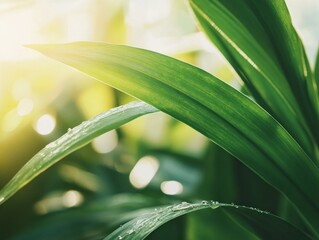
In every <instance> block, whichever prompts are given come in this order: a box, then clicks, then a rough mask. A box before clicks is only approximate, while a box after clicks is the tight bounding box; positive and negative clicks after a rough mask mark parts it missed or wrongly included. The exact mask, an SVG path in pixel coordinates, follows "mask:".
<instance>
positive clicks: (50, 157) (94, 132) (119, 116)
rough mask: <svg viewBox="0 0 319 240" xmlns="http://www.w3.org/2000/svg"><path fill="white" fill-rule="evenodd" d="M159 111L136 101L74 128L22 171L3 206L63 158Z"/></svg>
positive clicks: (3, 195) (0, 198) (1, 196)
mask: <svg viewBox="0 0 319 240" xmlns="http://www.w3.org/2000/svg"><path fill="white" fill-rule="evenodd" d="M155 111H157V110H156V109H155V108H154V107H152V106H150V105H148V104H146V103H143V102H139V101H137V102H132V103H130V104H127V105H124V106H120V107H117V108H114V109H111V110H109V111H107V112H105V113H102V114H100V115H98V116H96V117H94V118H92V119H91V120H88V121H86V122H83V123H82V124H80V125H79V126H77V127H75V128H73V129H70V130H69V131H68V132H67V133H66V134H65V135H63V136H62V137H60V138H59V139H57V140H56V141H54V142H51V143H50V144H48V145H47V146H46V147H45V148H43V149H42V150H41V151H40V152H38V153H37V154H36V155H35V156H34V157H33V158H32V159H31V160H30V161H29V162H28V163H27V164H26V165H24V166H23V167H22V168H21V170H20V171H19V172H18V173H17V174H16V175H15V176H14V177H13V178H12V180H11V181H10V182H9V183H8V184H7V185H6V186H5V187H4V188H3V189H2V190H1V191H0V204H2V203H4V202H5V201H6V200H8V198H10V197H11V196H12V195H13V194H14V193H16V192H17V191H18V190H19V189H21V188H22V187H23V186H24V185H26V184H27V183H29V182H30V181H31V180H32V179H33V178H35V177H36V176H38V175H39V174H40V173H42V172H43V171H45V170H46V169H48V168H49V167H50V166H52V165H53V164H55V163H56V162H58V161H59V160H61V159H62V158H63V157H65V156H67V155H69V154H70V153H72V152H74V151H75V150H77V149H79V148H81V147H83V146H85V145H86V144H88V143H89V142H90V141H92V140H93V139H94V138H95V137H97V136H99V135H101V134H103V133H105V132H107V131H110V130H112V129H115V128H118V127H120V126H122V125H123V124H125V123H127V122H129V121H131V120H133V119H135V118H137V117H139V116H142V115H145V114H148V113H152V112H155Z"/></svg>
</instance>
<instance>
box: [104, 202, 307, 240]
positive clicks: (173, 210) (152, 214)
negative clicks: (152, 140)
mask: <svg viewBox="0 0 319 240" xmlns="http://www.w3.org/2000/svg"><path fill="white" fill-rule="evenodd" d="M209 208H211V209H218V208H222V210H223V211H225V212H226V213H228V214H229V215H231V216H232V217H238V218H240V219H241V221H242V222H245V224H246V225H245V227H246V228H249V227H253V228H254V230H251V231H252V232H253V233H254V234H255V235H256V236H258V237H260V238H261V239H296V240H303V239H311V238H310V237H308V236H307V235H306V234H304V233H303V232H301V231H300V230H298V229H297V228H295V227H293V226H292V225H290V224H289V223H287V222H285V221H284V220H282V219H280V218H278V217H276V216H274V215H271V214H269V213H267V212H263V211H260V210H257V209H253V208H248V207H239V206H235V205H231V204H223V203H216V202H208V201H202V202H201V203H194V204H190V203H186V202H183V203H181V204H178V205H173V206H168V207H165V208H160V209H157V210H152V211H149V213H147V214H145V215H142V216H140V217H138V218H136V219H134V220H132V221H130V222H128V223H126V224H124V225H123V226H121V227H120V228H118V229H117V230H115V231H114V232H113V233H111V234H110V235H109V236H107V237H106V238H105V239H104V240H115V239H116V240H121V239H123V240H124V239H125V240H135V239H136V240H142V239H145V238H146V237H147V236H148V235H149V234H150V233H152V232H153V231H154V230H156V229H157V228H158V227H160V226H161V225H163V224H164V223H166V222H168V221H170V220H172V219H175V218H177V217H179V216H182V215H185V214H188V213H191V212H194V211H198V210H202V209H209ZM234 224H235V223H234Z"/></svg>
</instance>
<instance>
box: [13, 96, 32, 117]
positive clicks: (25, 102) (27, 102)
mask: <svg viewBox="0 0 319 240" xmlns="http://www.w3.org/2000/svg"><path fill="white" fill-rule="evenodd" d="M32 110H33V101H32V100H31V99H30V98H24V99H22V100H21V101H19V104H18V108H17V112H18V115H19V116H26V115H28V114H30V113H31V112H32Z"/></svg>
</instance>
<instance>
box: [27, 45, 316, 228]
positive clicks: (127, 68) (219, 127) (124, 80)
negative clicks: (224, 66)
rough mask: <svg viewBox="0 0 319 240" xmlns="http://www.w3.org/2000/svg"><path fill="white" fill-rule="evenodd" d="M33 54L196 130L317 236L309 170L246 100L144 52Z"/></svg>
mask: <svg viewBox="0 0 319 240" xmlns="http://www.w3.org/2000/svg"><path fill="white" fill-rule="evenodd" d="M33 48H35V49H37V50H38V51H41V52H42V53H44V54H46V55H47V56H50V57H51V58H54V59H56V60H59V61H61V62H63V63H65V64H68V65H70V66H72V67H75V68H76V69H78V70H80V71H82V72H84V73H87V74H89V75H90V76H93V77H95V78H96V79H99V80H100V81H102V82H104V83H107V84H109V85H111V86H113V87H115V88H117V89H120V90H121V91H123V92H126V93H129V94H131V95H133V96H135V97H137V98H139V99H142V100H143V101H145V102H148V103H150V104H151V105H153V106H155V107H156V108H158V109H160V110H162V111H164V112H166V113H168V114H170V115H172V116H173V117H175V118H176V119H178V120H180V121H182V122H184V123H186V124H188V125H190V126H191V127H193V128H194V129H196V130H198V131H199V132H201V133H202V134H204V135H205V136H207V137H208V138H209V139H211V140H213V141H214V142H215V143H217V144H218V145H219V146H221V147H222V148H224V149H226V150H227V151H228V152H230V153H231V154H233V155H234V156H236V157H237V158H238V159H239V160H241V161H242V162H243V163H244V164H245V165H246V166H248V167H249V168H251V169H252V170H253V171H255V172H256V173H257V174H258V175H259V176H261V177H262V178H263V179H264V180H266V181H267V182H268V183H270V184H271V185H273V186H274V187H275V188H277V189H278V190H279V191H280V192H282V193H284V194H285V195H286V196H287V197H288V199H290V201H291V202H293V204H294V205H295V206H296V207H297V208H298V210H299V211H300V212H301V214H302V215H303V216H304V218H305V220H306V221H307V222H308V224H309V225H310V226H312V227H313V230H314V231H315V232H316V231H318V229H319V222H318V216H319V203H318V199H319V191H317V190H318V187H319V174H318V168H317V166H316V165H315V164H314V163H313V161H311V160H310V158H309V157H308V156H307V154H306V153H305V152H304V151H303V149H302V148H301V147H300V146H299V145H298V144H297V143H296V141H295V140H294V139H293V138H292V137H291V136H290V135H289V134H288V133H287V131H286V130H285V129H284V128H283V127H282V126H281V125H280V124H279V123H278V122H277V121H276V120H274V118H273V117H272V116H271V115H269V114H268V113H267V112H266V111H265V110H264V109H262V108H261V107H260V106H259V105H257V104H256V103H255V102H253V101H252V100H251V99H249V98H248V97H246V96H244V95H243V94H241V93H240V92H238V91H236V90H235V89H233V88H231V87H230V86H228V85H227V84H225V83H224V82H222V81H220V80H219V79H217V78H215V77H213V76H212V75H210V74H209V73H207V72H205V71H203V70H201V69H198V68H196V67H194V66H191V65H189V64H187V63H183V62H181V61H178V60H175V59H173V58H170V57H167V56H164V55H161V54H158V53H154V52H151V51H147V50H142V49H137V48H132V47H127V46H118V45H109V44H104V43H90V42H81V43H71V44H62V45H37V46H33Z"/></svg>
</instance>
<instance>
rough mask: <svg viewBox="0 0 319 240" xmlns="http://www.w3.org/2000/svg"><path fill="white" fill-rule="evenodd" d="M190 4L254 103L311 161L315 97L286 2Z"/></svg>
mask: <svg viewBox="0 0 319 240" xmlns="http://www.w3.org/2000/svg"><path fill="white" fill-rule="evenodd" d="M190 3H191V6H192V7H193V10H194V12H195V15H196V17H197V19H198V20H199V23H200V24H201V26H202V28H203V30H204V31H205V32H206V33H207V35H208V37H209V38H210V39H211V40H212V41H213V42H214V44H215V45H216V46H217V47H218V48H219V50H220V51H221V52H222V53H223V54H224V56H225V57H226V58H227V59H228V61H229V62H230V63H231V64H232V66H233V67H234V69H235V70H236V71H237V73H238V74H239V75H240V76H241V78H242V79H243V80H244V81H245V83H246V84H247V87H248V88H249V90H250V91H251V93H252V94H253V96H254V97H255V99H256V100H257V101H258V102H259V103H260V104H261V105H262V106H263V107H264V108H265V109H266V110H267V111H269V112H271V113H272V114H273V115H274V117H275V118H276V119H277V120H278V121H280V123H281V124H282V125H283V126H284V127H285V128H286V129H287V130H288V131H289V132H290V133H291V134H292V135H293V136H294V138H295V139H296V140H297V141H298V142H299V144H301V146H302V147H303V148H304V149H305V150H306V151H307V153H308V154H310V155H313V156H314V148H313V143H312V142H313V140H312V138H314V137H315V138H317V140H319V138H318V137H319V135H318V134H319V128H318V126H317V124H316V123H317V122H318V119H319V118H318V116H319V115H318V111H319V108H318V106H319V105H318V96H317V92H316V87H315V86H314V84H315V82H313V78H312V73H311V71H310V70H309V63H308V60H307V57H306V55H305V53H304V49H303V46H302V43H301V41H300V39H299V37H298V35H297V34H296V31H295V30H294V28H293V26H292V23H291V20H290V16H289V13H288V10H287V8H286V6H285V3H284V1H282V0H279V1H278V0H271V1H269V0H261V1H258V3H257V2H256V1H250V0H240V1H235V2H234V1H228V0H221V1H210V0H190ZM269 16H271V17H269ZM310 129H311V130H310ZM312 134H313V136H312Z"/></svg>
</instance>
